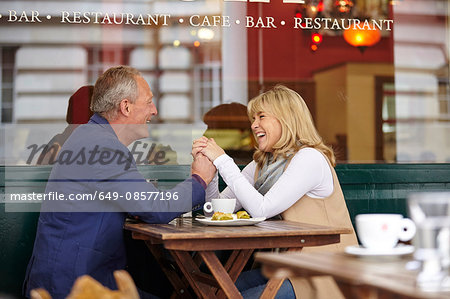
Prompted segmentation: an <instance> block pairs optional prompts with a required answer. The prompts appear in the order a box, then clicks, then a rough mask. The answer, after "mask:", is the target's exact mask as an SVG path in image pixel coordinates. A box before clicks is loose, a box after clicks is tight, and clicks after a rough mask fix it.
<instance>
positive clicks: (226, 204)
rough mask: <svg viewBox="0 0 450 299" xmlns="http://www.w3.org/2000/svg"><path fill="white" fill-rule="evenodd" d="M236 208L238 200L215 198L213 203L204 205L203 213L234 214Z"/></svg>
mask: <svg viewBox="0 0 450 299" xmlns="http://www.w3.org/2000/svg"><path fill="white" fill-rule="evenodd" d="M235 206H236V198H213V199H212V200H211V202H206V203H205V204H204V205H203V211H205V213H212V212H222V213H233V212H234V208H235Z"/></svg>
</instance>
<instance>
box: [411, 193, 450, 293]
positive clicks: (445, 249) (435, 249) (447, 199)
mask: <svg viewBox="0 0 450 299" xmlns="http://www.w3.org/2000/svg"><path fill="white" fill-rule="evenodd" d="M408 208H409V214H410V217H411V219H412V220H413V221H414V222H415V223H416V227H417V232H416V235H415V237H414V239H413V244H414V246H415V248H416V251H415V253H414V257H415V259H417V260H419V261H420V262H421V265H422V266H421V271H420V273H419V274H418V276H417V285H418V286H419V287H420V288H421V289H422V290H424V291H443V290H448V289H450V276H449V268H450V192H427V193H413V194H411V195H410V196H409V197H408Z"/></svg>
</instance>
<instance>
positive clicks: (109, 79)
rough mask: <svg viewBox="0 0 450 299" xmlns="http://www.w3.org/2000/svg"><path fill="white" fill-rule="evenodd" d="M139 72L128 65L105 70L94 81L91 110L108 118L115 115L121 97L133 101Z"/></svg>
mask: <svg viewBox="0 0 450 299" xmlns="http://www.w3.org/2000/svg"><path fill="white" fill-rule="evenodd" d="M137 76H141V73H140V72H139V71H138V70H137V69H135V68H132V67H130V66H116V67H112V68H109V69H108V70H106V71H105V72H104V73H103V74H102V75H101V76H100V77H99V78H98V79H97V82H95V86H94V92H93V94H92V101H91V107H90V108H91V110H92V112H96V113H99V114H100V115H102V116H103V117H104V118H106V119H108V120H113V119H115V118H116V116H117V110H118V109H117V108H118V107H119V104H120V102H121V101H122V100H123V99H128V100H130V101H131V102H132V103H134V102H135V101H136V100H137V98H138V96H139V91H138V85H137V82H136V77H137Z"/></svg>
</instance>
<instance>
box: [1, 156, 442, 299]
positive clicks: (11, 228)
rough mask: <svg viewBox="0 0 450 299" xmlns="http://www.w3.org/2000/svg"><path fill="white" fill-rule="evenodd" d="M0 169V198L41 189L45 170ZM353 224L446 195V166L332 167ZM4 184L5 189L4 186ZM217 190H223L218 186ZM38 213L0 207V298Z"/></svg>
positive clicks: (175, 177)
mask: <svg viewBox="0 0 450 299" xmlns="http://www.w3.org/2000/svg"><path fill="white" fill-rule="evenodd" d="M140 170H141V172H142V173H143V175H144V176H145V177H147V178H157V179H158V185H159V187H160V188H164V187H166V186H168V185H170V184H173V183H176V182H177V181H180V180H182V179H183V178H185V177H186V176H188V175H189V173H190V167H189V166H185V165H168V166H143V167H140ZM6 171H7V173H6V174H5V167H1V168H0V189H1V194H4V193H5V185H7V186H8V188H11V189H8V191H11V190H14V192H33V191H35V192H39V191H42V190H43V189H44V188H45V184H46V181H47V178H48V175H49V172H50V167H49V166H32V167H31V166H14V167H7V169H6ZM336 172H337V174H338V177H339V180H340V182H341V186H342V190H343V192H344V195H345V199H346V202H347V206H348V209H349V212H350V216H351V218H352V220H354V217H355V216H356V215H357V214H361V213H400V214H403V215H405V216H406V215H407V208H406V198H407V196H408V194H409V193H411V192H417V191H442V190H449V189H450V164H345V165H338V166H337V167H336ZM5 183H6V184H5ZM220 185H221V188H223V187H224V186H225V184H224V183H223V181H220ZM38 216H39V213H37V212H34V213H31V212H30V213H23V212H14V213H12V212H5V205H4V204H0V241H1V243H0V297H1V294H11V295H15V296H20V293H21V286H22V281H23V278H24V274H25V269H26V266H27V263H28V260H29V257H30V255H31V252H32V248H33V242H34V237H35V232H36V224H37V218H38Z"/></svg>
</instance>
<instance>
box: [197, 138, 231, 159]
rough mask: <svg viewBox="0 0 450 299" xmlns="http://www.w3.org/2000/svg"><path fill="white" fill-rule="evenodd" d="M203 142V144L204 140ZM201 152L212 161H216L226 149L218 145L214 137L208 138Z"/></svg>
mask: <svg viewBox="0 0 450 299" xmlns="http://www.w3.org/2000/svg"><path fill="white" fill-rule="evenodd" d="M205 138H206V137H205ZM197 140H198V139H197ZM201 142H202V144H203V140H202V141H201ZM200 152H201V153H202V154H204V155H205V156H206V157H208V159H209V160H211V162H214V160H216V159H217V158H218V157H219V156H221V155H223V154H225V151H224V150H223V149H222V148H221V147H220V146H218V145H217V143H216V142H215V141H214V139H213V138H210V139H208V142H207V143H206V146H204V147H203V149H202V150H201V151H200Z"/></svg>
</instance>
